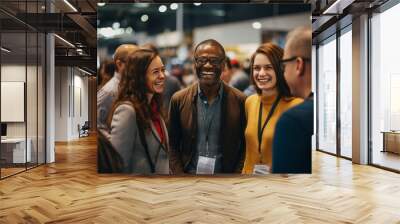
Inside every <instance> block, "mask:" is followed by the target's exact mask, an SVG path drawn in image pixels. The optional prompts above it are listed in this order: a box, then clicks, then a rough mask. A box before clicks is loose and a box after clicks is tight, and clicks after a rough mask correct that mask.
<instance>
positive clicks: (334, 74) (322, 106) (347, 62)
mask: <svg viewBox="0 0 400 224" xmlns="http://www.w3.org/2000/svg"><path fill="white" fill-rule="evenodd" d="M351 49H352V34H351V25H349V26H347V27H345V28H344V29H342V30H340V31H339V32H337V33H336V34H335V35H332V36H331V37H329V38H327V39H326V40H324V41H322V42H320V43H319V44H318V45H317V49H316V57H317V59H316V61H317V66H316V72H317V78H316V80H317V84H316V88H317V94H316V95H317V101H316V104H317V113H316V114H317V122H316V123H317V124H316V125H317V138H316V140H317V149H318V150H319V151H322V152H327V153H329V154H332V155H337V156H340V157H344V158H347V159H351V158H352V146H351V143H352V50H351Z"/></svg>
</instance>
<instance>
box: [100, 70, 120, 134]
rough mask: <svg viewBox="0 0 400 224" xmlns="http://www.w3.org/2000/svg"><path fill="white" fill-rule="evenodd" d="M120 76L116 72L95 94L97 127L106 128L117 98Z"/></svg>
mask: <svg viewBox="0 0 400 224" xmlns="http://www.w3.org/2000/svg"><path fill="white" fill-rule="evenodd" d="M120 80H121V75H120V74H119V73H118V72H115V73H114V76H113V77H112V78H111V79H110V81H108V82H107V83H106V84H105V85H104V86H103V87H102V88H101V89H99V91H98V92H97V127H98V128H107V124H106V122H107V117H108V113H109V112H110V110H111V107H112V105H113V103H114V100H115V99H116V98H117V94H118V86H119V82H120Z"/></svg>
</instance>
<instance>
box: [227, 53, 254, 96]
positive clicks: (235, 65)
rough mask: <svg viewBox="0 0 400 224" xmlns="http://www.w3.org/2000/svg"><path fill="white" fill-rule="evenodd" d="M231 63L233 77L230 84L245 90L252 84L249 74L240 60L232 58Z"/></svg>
mask: <svg viewBox="0 0 400 224" xmlns="http://www.w3.org/2000/svg"><path fill="white" fill-rule="evenodd" d="M231 64H232V77H231V80H230V81H229V85H230V86H232V87H235V88H236V89H238V90H240V91H242V92H243V91H244V90H245V89H246V88H247V87H248V86H249V85H250V80H249V76H248V75H247V74H246V73H245V72H244V70H243V69H242V67H241V66H240V62H239V61H238V60H236V59H232V60H231Z"/></svg>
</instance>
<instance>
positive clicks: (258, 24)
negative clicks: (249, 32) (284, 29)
mask: <svg viewBox="0 0 400 224" xmlns="http://www.w3.org/2000/svg"><path fill="white" fill-rule="evenodd" d="M253 28H254V29H256V30H259V29H261V23H260V22H254V23H253Z"/></svg>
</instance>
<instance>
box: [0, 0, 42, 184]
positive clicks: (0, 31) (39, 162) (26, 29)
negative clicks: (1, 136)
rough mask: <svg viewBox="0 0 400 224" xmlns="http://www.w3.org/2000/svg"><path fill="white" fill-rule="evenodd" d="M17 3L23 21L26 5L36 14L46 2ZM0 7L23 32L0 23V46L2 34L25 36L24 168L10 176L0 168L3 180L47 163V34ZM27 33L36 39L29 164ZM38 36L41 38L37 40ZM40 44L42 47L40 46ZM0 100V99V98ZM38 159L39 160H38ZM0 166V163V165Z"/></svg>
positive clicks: (24, 0)
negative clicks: (32, 145) (31, 158)
mask: <svg viewBox="0 0 400 224" xmlns="http://www.w3.org/2000/svg"><path fill="white" fill-rule="evenodd" d="M19 2H20V3H21V4H25V12H24V13H25V15H24V16H25V19H26V18H27V14H28V13H30V12H28V8H27V7H28V3H30V4H36V12H37V13H38V12H39V3H46V1H44V0H33V1H32V0H30V1H28V0H22V1H19ZM1 6H2V5H1V4H0V12H2V13H5V14H6V15H7V16H9V17H10V18H11V19H13V20H15V21H16V22H19V23H21V24H23V27H24V30H23V31H22V30H19V31H17V32H15V31H14V32H12V31H11V32H7V31H3V29H2V23H1V22H0V46H2V34H3V33H20V34H21V35H25V46H24V48H25V49H24V50H25V58H24V60H25V85H24V86H25V87H24V92H25V93H24V97H25V99H24V120H25V121H24V126H25V127H24V129H25V136H24V137H25V167H24V169H23V170H21V171H18V172H14V173H11V174H9V175H7V176H4V172H2V169H3V168H2V166H0V179H4V178H7V177H11V176H14V175H16V174H19V173H21V172H25V171H27V170H30V169H32V168H36V167H38V166H40V165H43V164H46V162H47V158H46V157H47V155H46V154H47V153H46V146H47V141H46V137H47V132H46V131H47V130H46V126H47V122H46V119H47V114H46V107H47V105H46V103H47V102H46V96H47V88H46V85H47V82H46V77H47V39H46V36H47V33H46V32H41V31H40V30H38V29H36V28H34V27H32V26H30V25H28V24H27V23H24V22H23V21H21V20H20V19H18V18H16V17H15V16H13V14H11V13H9V12H7V11H6V10H5V9H3V8H2V7H1ZM46 11H47V7H46ZM25 21H26V20H25ZM21 31H22V32H21ZM28 33H29V34H32V36H33V37H35V38H36V41H35V42H36V43H33V44H36V47H35V49H34V51H35V53H36V64H33V65H34V66H35V67H36V71H35V72H34V73H35V74H36V77H35V80H36V87H34V88H36V91H35V95H36V122H33V124H32V125H36V128H35V127H34V129H36V136H32V137H31V138H32V141H34V140H33V138H35V139H36V141H35V142H36V148H35V150H36V161H35V162H34V163H33V161H32V162H31V163H29V162H27V161H28V153H27V147H28V109H27V100H28V99H27V97H28V95H27V84H28V64H29V63H28ZM41 34H43V35H41ZM40 36H41V37H42V38H39V37H40ZM40 42H41V44H42V46H41V44H40ZM40 47H41V50H40V51H39V48H40ZM40 52H41V53H40ZM39 58H41V60H42V63H40V60H39ZM2 59H3V58H2V53H0V81H1V79H2V76H1V70H2V69H1V67H2V62H3V60H2ZM39 66H41V67H42V70H41V77H42V79H41V82H42V87H43V92H42V93H41V94H42V95H41V97H42V98H43V99H41V101H42V105H41V107H42V110H43V113H44V114H43V113H42V114H40V115H39ZM32 74H33V73H32ZM0 90H1V86H0ZM0 92H1V91H0ZM0 96H1V93H0ZM0 100H1V98H0ZM1 109H2V108H1V105H0V110H1ZM0 116H1V115H0ZM0 120H1V117H0ZM39 121H40V122H41V123H42V132H41V133H40V134H39ZM0 123H1V122H0ZM39 135H43V136H42V138H43V139H42V142H41V143H39ZM40 144H41V148H40V149H41V151H40V150H39V146H40ZM1 152H2V147H1V144H0V158H1ZM40 152H41V153H42V154H41V157H39V153H40ZM31 155H32V154H31ZM42 157H43V158H42ZM39 158H40V159H41V160H39ZM28 163H29V166H28ZM0 165H1V163H0ZM21 168H22V167H21Z"/></svg>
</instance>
